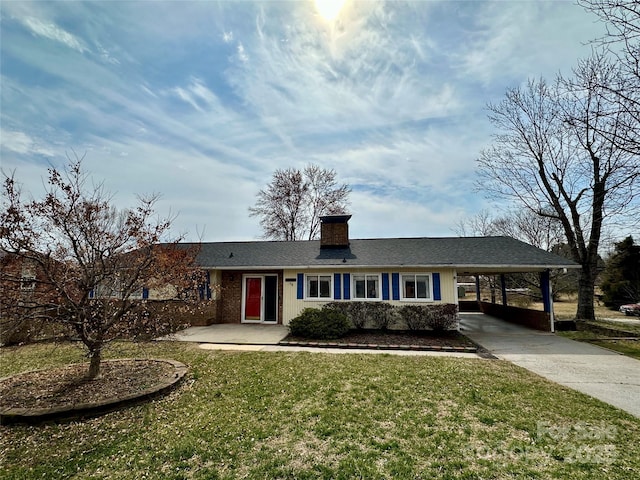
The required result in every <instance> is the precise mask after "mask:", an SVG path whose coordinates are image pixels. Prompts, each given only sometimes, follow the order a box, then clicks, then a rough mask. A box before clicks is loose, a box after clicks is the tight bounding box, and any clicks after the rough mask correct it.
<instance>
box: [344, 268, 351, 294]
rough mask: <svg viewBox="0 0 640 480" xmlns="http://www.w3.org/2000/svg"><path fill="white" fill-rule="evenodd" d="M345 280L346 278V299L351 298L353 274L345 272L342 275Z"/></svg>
mask: <svg viewBox="0 0 640 480" xmlns="http://www.w3.org/2000/svg"><path fill="white" fill-rule="evenodd" d="M342 278H343V280H344V297H343V298H344V299H345V300H350V299H351V275H349V274H348V273H345V274H344V275H343V276H342Z"/></svg>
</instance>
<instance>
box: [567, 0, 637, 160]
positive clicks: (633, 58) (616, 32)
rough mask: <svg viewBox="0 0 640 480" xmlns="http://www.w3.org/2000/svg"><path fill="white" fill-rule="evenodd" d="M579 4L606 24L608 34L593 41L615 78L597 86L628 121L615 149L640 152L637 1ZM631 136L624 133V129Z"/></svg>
mask: <svg viewBox="0 0 640 480" xmlns="http://www.w3.org/2000/svg"><path fill="white" fill-rule="evenodd" d="M578 4H579V5H581V6H583V7H584V8H585V9H586V10H588V11H590V12H592V13H594V14H596V15H597V16H598V17H599V18H600V20H601V21H602V22H604V23H605V26H606V28H607V34H606V35H605V36H603V37H601V38H596V39H594V40H593V43H594V44H596V45H598V46H600V47H602V48H603V49H604V50H603V52H605V53H606V54H607V55H608V56H609V57H610V58H613V59H614V63H615V65H616V72H615V77H614V78H612V76H609V78H607V81H599V80H598V79H594V80H595V81H597V82H598V87H599V88H600V89H601V90H602V92H606V94H607V95H608V96H609V99H610V103H611V106H615V107H616V108H617V109H618V110H620V111H623V112H625V113H626V115H627V118H628V119H629V120H630V123H629V124H628V125H627V128H626V129H623V130H621V131H620V132H619V133H618V136H617V138H615V139H613V140H614V141H615V142H616V143H617V144H618V148H624V149H627V150H629V151H631V152H633V153H635V154H640V143H639V142H638V129H639V128H640V2H638V1H637V0H578ZM614 80H615V81H614ZM629 131H631V132H633V135H632V136H626V135H625V134H626V133H627V132H629Z"/></svg>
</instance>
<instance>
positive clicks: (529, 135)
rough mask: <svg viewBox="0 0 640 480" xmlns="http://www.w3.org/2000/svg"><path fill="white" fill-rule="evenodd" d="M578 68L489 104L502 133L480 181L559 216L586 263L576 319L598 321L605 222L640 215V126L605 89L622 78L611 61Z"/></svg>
mask: <svg viewBox="0 0 640 480" xmlns="http://www.w3.org/2000/svg"><path fill="white" fill-rule="evenodd" d="M574 73H575V76H574V78H571V79H565V78H561V77H560V78H558V79H557V81H556V82H555V83H554V84H552V85H549V84H548V83H547V82H546V81H544V80H542V79H541V80H538V81H530V82H529V83H528V84H527V85H526V86H525V87H519V88H513V89H509V90H508V91H507V93H506V95H505V98H504V99H503V100H502V102H500V103H498V104H491V105H489V106H488V108H489V119H490V120H491V122H492V123H493V125H494V127H495V128H496V130H497V133H496V134H495V135H494V141H493V145H492V146H491V147H490V148H488V149H486V150H484V151H483V152H482V153H481V155H480V158H479V159H478V164H479V169H480V178H481V179H480V181H479V187H480V188H482V189H483V190H485V191H486V192H487V193H488V194H489V195H498V196H500V197H502V198H507V199H512V200H516V201H517V203H518V204H519V205H522V206H523V207H525V208H527V209H528V210H530V211H532V212H534V213H535V214H537V215H541V216H548V217H551V218H553V219H556V220H557V221H558V222H560V224H561V225H562V228H563V231H564V235H565V237H566V241H567V245H568V247H569V250H570V252H571V256H572V259H573V260H574V261H576V262H577V263H579V264H580V265H581V266H582V271H581V275H580V280H579V291H578V311H577V312H576V317H577V318H582V319H593V318H594V308H593V299H594V292H593V287H594V282H595V278H596V275H597V264H598V248H599V245H600V240H601V236H602V231H603V225H604V223H605V222H607V221H608V222H615V221H627V222H634V221H635V222H637V220H638V219H637V215H636V214H637V208H638V195H639V191H638V188H639V180H640V164H639V162H638V157H637V155H636V153H634V152H633V149H632V148H629V145H633V144H636V143H637V142H638V138H637V135H638V130H637V128H635V124H634V121H633V118H632V114H631V113H630V112H629V111H628V109H624V108H620V104H619V102H618V99H616V98H614V99H612V97H611V95H610V93H609V91H608V90H607V89H605V88H603V87H602V85H604V84H606V85H612V84H613V83H616V82H618V81H619V79H620V76H619V75H618V74H619V71H618V70H617V66H616V65H615V64H614V63H612V62H609V61H608V60H607V59H606V58H605V57H604V56H602V55H595V56H594V57H593V58H591V59H588V60H585V61H583V62H581V63H580V65H579V66H578V68H577V69H576V70H575V72H574Z"/></svg>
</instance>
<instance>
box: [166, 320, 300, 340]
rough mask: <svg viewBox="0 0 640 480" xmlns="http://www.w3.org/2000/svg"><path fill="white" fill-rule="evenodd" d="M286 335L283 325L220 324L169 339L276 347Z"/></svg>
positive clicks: (178, 334) (191, 329) (286, 329)
mask: <svg viewBox="0 0 640 480" xmlns="http://www.w3.org/2000/svg"><path fill="white" fill-rule="evenodd" d="M288 334H289V329H288V328H287V327H285V326H283V325H259V324H250V323H243V324H237V323H222V324H219V325H209V326H207V327H189V328H187V329H186V330H181V331H180V332H177V333H175V334H174V335H173V336H172V337H171V339H172V340H178V341H179V342H196V343H218V344H235V345H277V344H278V342H279V341H280V340H282V339H283V338H284V337H286V336H287V335H288Z"/></svg>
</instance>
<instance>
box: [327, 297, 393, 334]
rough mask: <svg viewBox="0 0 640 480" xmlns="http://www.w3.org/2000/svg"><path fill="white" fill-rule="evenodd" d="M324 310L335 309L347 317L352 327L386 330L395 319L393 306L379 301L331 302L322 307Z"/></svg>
mask: <svg viewBox="0 0 640 480" xmlns="http://www.w3.org/2000/svg"><path fill="white" fill-rule="evenodd" d="M322 308H323V309H324V310H335V311H338V312H340V313H342V314H343V315H346V317H347V318H348V319H349V321H350V322H351V324H352V325H353V327H354V328H356V329H358V330H362V329H363V328H366V327H368V328H377V329H380V330H386V329H387V328H389V327H390V326H391V325H392V324H393V322H394V319H395V308H394V307H393V306H392V305H390V304H388V303H381V302H358V301H356V302H331V303H327V304H325V305H324V306H323V307H322Z"/></svg>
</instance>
